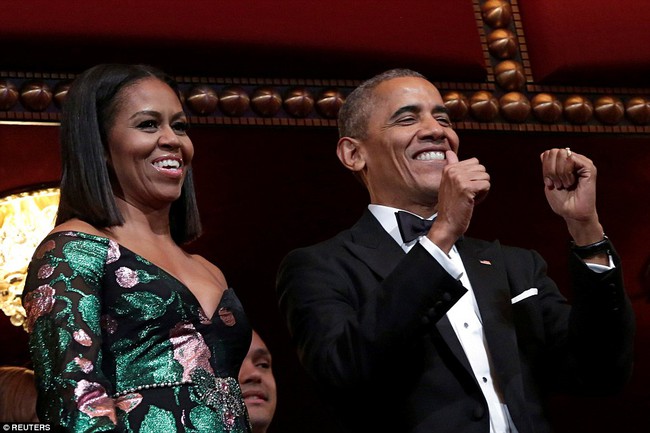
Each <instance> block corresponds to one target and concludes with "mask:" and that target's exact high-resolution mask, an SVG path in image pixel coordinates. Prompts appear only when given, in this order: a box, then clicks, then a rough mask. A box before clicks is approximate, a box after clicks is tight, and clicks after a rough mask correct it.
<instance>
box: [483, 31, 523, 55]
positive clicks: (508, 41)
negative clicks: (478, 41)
mask: <svg viewBox="0 0 650 433" xmlns="http://www.w3.org/2000/svg"><path fill="white" fill-rule="evenodd" d="M487 43H488V51H489V52H490V54H491V55H492V56H493V57H496V58H497V59H510V58H512V57H513V56H514V55H515V54H516V52H517V39H516V38H515V35H514V33H512V32H511V31H510V30H507V29H496V30H494V31H493V32H490V33H489V34H488V35H487Z"/></svg>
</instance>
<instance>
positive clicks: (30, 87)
mask: <svg viewBox="0 0 650 433" xmlns="http://www.w3.org/2000/svg"><path fill="white" fill-rule="evenodd" d="M20 102H21V103H22V104H23V106H24V107H25V108H27V109H28V110H29V111H45V110H46V109H47V107H48V106H49V105H50V102H52V89H51V88H50V86H49V85H48V84H47V83H45V82H44V81H28V82H26V83H25V84H24V85H23V87H22V88H21V89H20Z"/></svg>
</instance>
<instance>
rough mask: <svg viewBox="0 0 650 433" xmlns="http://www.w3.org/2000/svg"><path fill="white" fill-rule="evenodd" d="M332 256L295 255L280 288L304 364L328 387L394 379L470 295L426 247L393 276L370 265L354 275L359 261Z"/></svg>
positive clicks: (287, 261) (281, 277) (417, 250)
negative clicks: (434, 329) (460, 300)
mask: <svg viewBox="0 0 650 433" xmlns="http://www.w3.org/2000/svg"><path fill="white" fill-rule="evenodd" d="M389 241H390V242H392V239H389ZM396 248H398V247H397V246H396ZM325 250H329V249H328V248H326V249H310V248H307V249H302V250H296V251H294V252H293V253H291V254H289V255H288V256H287V258H286V259H285V261H284V262H283V264H282V265H281V267H280V271H279V274H278V282H277V285H278V291H279V294H280V307H281V309H282V310H283V312H284V313H285V314H286V316H287V319H288V325H289V328H290V331H291V333H292V336H293V339H294V342H295V343H296V345H297V347H298V351H299V354H300V357H301V360H302V362H303V364H304V365H305V366H306V367H307V370H308V371H309V372H310V373H311V374H312V375H313V376H314V377H316V379H317V380H318V381H319V382H320V383H327V384H329V385H330V386H334V387H341V388H347V389H349V387H357V386H362V385H364V384H368V383H371V382H376V381H378V380H389V373H391V374H392V373H393V372H394V371H396V370H399V369H400V367H399V366H398V365H396V364H395V363H396V362H397V363H399V364H402V363H403V364H404V366H403V367H404V368H408V364H409V363H410V362H411V361H410V360H411V359H412V358H413V357H416V355H415V354H414V355H413V356H410V355H409V352H411V351H412V350H416V351H419V350H420V349H421V341H420V340H421V339H422V338H426V337H425V335H426V333H427V329H428V327H429V325H430V324H431V323H435V322H436V321H437V320H439V319H440V318H441V317H443V316H444V315H445V313H446V311H447V310H448V309H449V308H450V307H451V306H452V305H453V304H454V303H455V302H456V301H457V300H458V298H460V297H461V296H462V295H463V294H464V293H465V289H464V288H463V287H462V286H461V285H460V284H459V283H458V282H457V281H456V280H454V279H453V278H451V277H450V276H449V274H448V273H447V272H446V271H444V269H442V267H441V266H440V265H438V264H437V262H435V260H434V259H433V258H432V257H431V256H430V255H429V254H428V253H427V252H426V251H425V250H424V248H422V247H421V246H417V247H416V248H414V249H413V250H412V251H411V252H410V253H409V254H407V255H404V254H403V253H401V252H400V254H401V256H402V257H401V260H399V263H398V264H397V265H396V266H394V269H392V270H389V269H388V268H384V271H385V272H386V273H387V275H386V277H385V278H381V277H379V276H377V275H376V274H375V273H374V272H373V271H372V270H371V269H370V268H368V267H365V266H363V265H360V266H357V267H356V268H355V270H354V271H351V268H352V267H353V266H351V265H350V263H351V262H356V258H354V257H353V256H351V255H350V254H345V253H343V252H341V251H342V250H338V253H334V254H332V253H331V251H325ZM336 250H337V249H335V251H336ZM416 270H417V272H416Z"/></svg>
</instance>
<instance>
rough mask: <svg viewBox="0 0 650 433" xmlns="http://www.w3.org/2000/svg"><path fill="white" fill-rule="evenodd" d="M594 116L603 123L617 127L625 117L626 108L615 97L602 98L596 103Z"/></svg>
mask: <svg viewBox="0 0 650 433" xmlns="http://www.w3.org/2000/svg"><path fill="white" fill-rule="evenodd" d="M594 114H595V116H596V118H597V119H598V120H600V121H601V122H602V123H605V124H607V125H616V124H617V123H619V122H620V121H621V120H622V119H623V116H625V107H624V106H623V102H622V101H621V100H620V99H618V98H616V97H615V96H601V97H600V98H598V99H596V101H595V102H594Z"/></svg>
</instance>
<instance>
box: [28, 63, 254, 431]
mask: <svg viewBox="0 0 650 433" xmlns="http://www.w3.org/2000/svg"><path fill="white" fill-rule="evenodd" d="M187 128H188V121H187V118H186V116H185V114H184V112H183V108H182V104H181V100H180V98H179V93H178V90H177V88H176V85H175V83H174V82H173V81H172V80H171V79H170V78H169V77H167V76H165V75H164V74H163V73H162V72H160V71H158V70H156V69H154V68H151V67H146V66H130V65H98V66H95V67H93V68H91V69H89V70H87V71H86V72H84V73H83V74H82V75H80V76H79V77H78V78H77V79H76V80H75V82H74V83H73V85H72V86H71V88H70V91H69V93H68V96H67V98H66V102H65V107H64V114H63V121H62V127H61V146H62V162H63V176H62V180H61V203H60V206H59V211H58V214H57V222H56V227H55V228H54V230H53V231H52V232H51V233H50V234H49V235H48V236H47V237H46V238H45V239H44V240H43V242H42V244H41V245H40V247H39V248H38V249H37V251H36V252H35V254H34V258H33V260H32V263H31V265H30V268H29V274H28V278H27V283H26V290H25V293H24V296H23V303H24V305H25V309H26V310H27V322H28V327H29V330H30V349H31V353H32V360H33V364H34V370H35V372H36V381H37V386H38V391H39V400H38V405H37V412H38V417H39V419H40V420H41V422H46V423H50V424H52V425H53V426H55V427H59V428H61V429H63V430H65V431H71V432H82V431H83V432H100V431H120V432H122V431H125V432H155V433H160V432H164V433H173V432H200V433H206V432H233V433H243V432H249V431H250V426H249V422H248V415H247V413H246V408H245V405H244V402H243V399H242V395H241V391H240V389H239V384H238V382H237V374H238V371H239V367H240V365H241V362H242V360H243V359H244V357H245V356H246V352H247V350H248V347H249V344H250V340H251V328H250V325H249V324H248V321H247V319H246V316H245V314H244V311H243V309H242V306H241V304H240V302H239V301H238V299H237V297H236V295H235V292H234V291H233V290H232V289H230V288H228V286H227V283H226V280H225V278H224V276H223V274H222V273H221V271H220V270H219V269H218V268H217V267H216V266H214V265H213V264H211V263H209V262H208V261H207V260H205V259H204V258H202V257H200V256H197V255H192V254H188V253H187V252H185V251H184V250H183V249H182V248H181V245H183V244H185V243H187V242H189V241H191V240H193V239H195V238H196V237H198V236H199V234H200V230H201V227H200V222H199V217H198V211H197V206H196V201H195V196H194V187H193V184H192V170H191V162H192V157H193V156H194V149H193V146H192V142H191V141H190V139H189V137H188V136H187Z"/></svg>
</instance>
